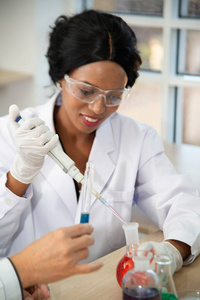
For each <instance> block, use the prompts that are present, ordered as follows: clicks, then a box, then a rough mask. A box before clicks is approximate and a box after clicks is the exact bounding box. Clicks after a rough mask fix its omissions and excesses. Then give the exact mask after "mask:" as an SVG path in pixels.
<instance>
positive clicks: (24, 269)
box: [10, 252, 37, 288]
mask: <svg viewBox="0 0 200 300" xmlns="http://www.w3.org/2000/svg"><path fill="white" fill-rule="evenodd" d="M10 259H11V261H12V262H13V264H14V265H15V268H16V269H17V272H18V274H19V277H20V280H21V284H22V287H23V288H27V287H29V286H31V285H32V284H33V281H34V274H33V268H30V263H31V260H32V258H31V257H30V258H29V259H27V258H26V256H24V255H23V254H22V252H20V253H17V254H14V255H12V256H11V257H10ZM36 282H37V280H35V282H34V284H35V283H36Z"/></svg>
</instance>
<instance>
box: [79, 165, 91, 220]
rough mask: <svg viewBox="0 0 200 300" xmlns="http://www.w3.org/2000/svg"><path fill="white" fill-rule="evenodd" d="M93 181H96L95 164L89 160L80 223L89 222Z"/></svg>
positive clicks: (83, 186)
mask: <svg viewBox="0 0 200 300" xmlns="http://www.w3.org/2000/svg"><path fill="white" fill-rule="evenodd" d="M93 181H94V164H93V163H92V162H87V164H86V170H85V174H84V182H83V185H82V189H83V193H82V206H81V220H80V223H89V217H90V203H91V197H92V189H93Z"/></svg>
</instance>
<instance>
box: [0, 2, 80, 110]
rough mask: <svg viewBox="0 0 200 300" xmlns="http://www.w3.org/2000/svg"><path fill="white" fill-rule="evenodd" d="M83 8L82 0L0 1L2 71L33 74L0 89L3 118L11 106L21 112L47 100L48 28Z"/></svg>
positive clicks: (0, 107) (0, 55)
mask: <svg viewBox="0 0 200 300" xmlns="http://www.w3.org/2000/svg"><path fill="white" fill-rule="evenodd" d="M80 9H81V0H75V1H73V0H56V1H55V0H28V1H27V0H0V43H1V44H0V69H5V70H12V71H19V72H24V73H28V74H32V78H30V79H26V80H24V81H20V82H15V83H12V84H10V85H6V86H3V87H0V115H4V114H7V112H8V108H9V105H10V104H12V103H16V104H17V105H19V107H20V109H22V108H24V107H26V106H35V105H37V104H39V103H42V102H44V101H45V100H47V97H48V96H49V95H50V93H51V91H52V88H50V87H48V88H45V86H48V85H49V84H50V79H49V75H48V64H47V60H46V58H45V54H46V51H47V48H48V35H49V30H50V28H49V26H51V25H53V24H54V21H55V19H56V18H57V17H58V16H59V15H61V14H67V15H72V14H73V13H74V12H78V11H80Z"/></svg>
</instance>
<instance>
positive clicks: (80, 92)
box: [64, 75, 130, 106]
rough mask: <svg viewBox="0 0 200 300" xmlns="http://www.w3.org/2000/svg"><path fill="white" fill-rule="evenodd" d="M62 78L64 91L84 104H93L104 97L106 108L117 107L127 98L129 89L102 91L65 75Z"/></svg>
mask: <svg viewBox="0 0 200 300" xmlns="http://www.w3.org/2000/svg"><path fill="white" fill-rule="evenodd" d="M64 78H65V80H66V90H67V91H68V92H69V93H70V94H71V95H73V96H74V97H75V98H76V99H78V100H80V101H82V102H86V103H93V102H95V101H96V100H98V99H99V98H100V97H104V99H105V105H106V106H118V105H119V104H120V102H121V101H122V99H124V98H127V96H128V95H129V93H130V88H127V89H126V88H125V89H121V90H109V91H104V90H101V89H99V88H97V87H95V86H93V85H90V84H87V83H84V82H81V81H79V80H75V79H72V78H70V77H69V76H68V75H65V77H64Z"/></svg>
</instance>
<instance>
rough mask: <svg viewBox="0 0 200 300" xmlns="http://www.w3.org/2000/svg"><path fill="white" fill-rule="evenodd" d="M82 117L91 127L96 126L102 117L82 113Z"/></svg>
mask: <svg viewBox="0 0 200 300" xmlns="http://www.w3.org/2000/svg"><path fill="white" fill-rule="evenodd" d="M81 118H82V121H83V123H84V124H85V125H87V126H89V127H95V126H97V125H98V124H99V123H100V121H101V118H95V117H92V116H87V115H81Z"/></svg>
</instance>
